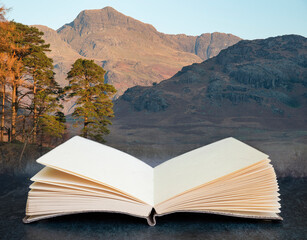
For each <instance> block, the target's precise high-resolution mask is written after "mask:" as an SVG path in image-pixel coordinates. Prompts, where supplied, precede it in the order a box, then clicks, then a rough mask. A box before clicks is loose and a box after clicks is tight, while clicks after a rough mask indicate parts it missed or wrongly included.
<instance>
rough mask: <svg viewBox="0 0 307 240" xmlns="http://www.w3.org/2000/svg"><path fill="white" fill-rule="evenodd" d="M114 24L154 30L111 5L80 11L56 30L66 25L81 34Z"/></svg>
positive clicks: (119, 26) (121, 26) (120, 26)
mask: <svg viewBox="0 0 307 240" xmlns="http://www.w3.org/2000/svg"><path fill="white" fill-rule="evenodd" d="M114 26H116V27H118V28H129V29H131V30H132V29H133V30H137V31H141V30H144V29H146V30H150V31H156V29H155V28H154V27H153V26H152V25H150V24H146V23H143V22H141V21H138V20H136V19H134V18H132V17H129V16H126V15H124V14H122V13H120V12H118V11H117V10H115V9H114V8H112V7H105V8H102V9H90V10H83V11H81V12H80V13H79V14H78V16H77V17H76V18H75V20H74V21H73V22H71V23H69V24H65V25H64V26H63V27H61V28H60V29H58V30H57V32H61V31H62V30H63V29H65V28H66V27H72V28H73V29H75V30H76V31H79V32H80V34H82V32H84V31H85V30H86V32H93V31H97V30H101V29H105V28H113V27H114Z"/></svg>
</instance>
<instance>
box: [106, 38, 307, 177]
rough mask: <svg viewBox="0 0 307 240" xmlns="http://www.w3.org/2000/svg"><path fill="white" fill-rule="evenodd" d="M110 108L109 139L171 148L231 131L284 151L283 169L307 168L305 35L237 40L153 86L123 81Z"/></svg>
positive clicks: (271, 151)
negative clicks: (303, 165) (304, 165)
mask: <svg viewBox="0 0 307 240" xmlns="http://www.w3.org/2000/svg"><path fill="white" fill-rule="evenodd" d="M115 116H116V119H115V120H114V125H113V126H112V130H111V132H112V131H113V132H112V134H111V135H110V136H109V138H108V140H109V143H110V144H111V145H112V144H114V145H120V144H123V145H125V144H130V147H132V145H135V146H136V145H137V144H139V143H140V144H141V143H142V144H143V145H145V144H147V147H148V148H154V146H155V145H156V146H157V145H159V146H162V149H164V151H166V152H167V153H168V155H170V156H172V154H173V153H177V154H178V153H179V152H183V151H184V150H189V149H192V148H195V147H198V146H202V145H204V144H207V143H210V142H212V141H216V140H218V139H221V138H224V137H228V136H234V137H237V138H239V139H241V140H244V141H247V142H248V143H250V144H253V145H254V146H258V147H259V148H260V149H262V150H263V151H266V152H267V153H269V154H270V155H271V156H273V159H274V157H275V159H283V160H282V161H284V162H283V164H281V165H280V166H279V167H280V168H285V169H286V170H285V171H298V172H300V171H305V173H306V174H307V169H305V170H303V169H300V168H299V166H300V161H303V160H304V158H306V157H307V152H306V149H305V147H304V146H305V144H306V143H307V39H306V38H304V37H301V36H297V35H286V36H280V37H274V38H268V39H264V40H253V41H247V40H243V41H240V42H239V43H237V44H235V45H233V46H231V47H229V48H227V49H225V50H222V51H221V52H220V53H219V54H218V55H217V56H216V57H213V58H211V59H209V60H207V61H204V62H202V63H195V64H192V65H190V66H187V67H184V68H183V69H182V70H181V71H179V72H178V73H177V74H175V75H174V76H173V77H172V78H170V79H168V80H165V81H162V82H161V83H159V84H156V85H155V86H151V87H141V86H136V87H133V88H130V89H128V90H127V91H126V92H125V93H124V94H123V95H122V96H121V97H120V98H119V99H118V100H117V101H116V102H115ZM124 148H126V146H125V147H124ZM304 149H305V150H304ZM169 151H171V153H169ZM294 160H295V161H296V160H297V161H298V162H295V161H294ZM287 168H288V170H287ZM294 169H295V170H294ZM277 170H278V171H282V170H280V169H279V168H277Z"/></svg>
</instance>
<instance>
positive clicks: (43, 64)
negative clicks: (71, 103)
mask: <svg viewBox="0 0 307 240" xmlns="http://www.w3.org/2000/svg"><path fill="white" fill-rule="evenodd" d="M14 24H15V26H16V30H17V32H18V33H19V34H21V35H22V38H21V39H19V41H17V42H16V43H17V44H19V45H21V46H28V49H27V51H26V52H20V53H19V55H18V57H19V58H20V59H21V60H22V63H23V78H24V80H25V82H24V84H23V89H22V91H17V93H16V94H19V95H18V97H17V98H18V101H17V102H18V103H20V102H22V99H23V98H24V97H25V96H27V97H29V98H30V99H31V103H30V105H29V106H27V107H26V108H27V109H28V110H30V113H31V115H32V116H33V122H32V128H33V129H32V130H31V133H32V139H33V142H37V132H38V128H39V125H40V124H42V122H44V121H43V120H42V121H40V120H41V119H40V118H42V119H47V118H49V117H48V116H47V115H50V114H54V113H56V112H58V111H60V110H61V108H62V106H61V105H60V103H59V97H58V93H59V91H60V87H59V85H58V84H57V83H56V81H55V79H54V72H53V61H52V59H51V58H48V57H47V55H46V52H48V51H50V49H49V47H50V45H49V44H45V41H44V40H43V39H42V36H43V32H40V31H39V30H38V29H37V28H35V27H29V26H27V25H23V24H20V23H14ZM25 89H28V90H25ZM12 121H13V119H12ZM59 124H62V125H63V123H59ZM61 127H62V128H64V126H61ZM42 129H46V128H43V127H42V128H41V130H42ZM58 129H59V128H54V131H55V132H56V131H57V130H58ZM50 131H51V130H48V132H50ZM61 132H62V131H61ZM55 135H57V133H55Z"/></svg>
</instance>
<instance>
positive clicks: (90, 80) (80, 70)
mask: <svg viewBox="0 0 307 240" xmlns="http://www.w3.org/2000/svg"><path fill="white" fill-rule="evenodd" d="M104 74H105V70H104V69H103V68H102V67H100V66H98V65H97V64H95V63H94V61H93V60H86V59H78V60H76V61H75V63H74V64H73V65H72V69H71V70H70V71H69V72H68V74H67V80H69V85H68V87H66V91H67V93H68V95H67V96H68V98H72V97H77V100H76V108H75V110H74V112H73V116H74V117H76V118H78V119H82V120H83V129H82V136H83V137H86V138H92V139H94V140H96V141H99V142H104V141H105V140H104V138H103V135H105V134H108V133H109V129H108V128H107V125H109V124H111V121H110V118H112V117H114V113H113V103H112V100H111V97H112V96H113V95H114V94H115V92H116V90H115V88H114V87H113V86H112V85H110V84H105V83H104Z"/></svg>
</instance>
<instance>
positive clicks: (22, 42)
mask: <svg viewBox="0 0 307 240" xmlns="http://www.w3.org/2000/svg"><path fill="white" fill-rule="evenodd" d="M5 11H6V9H5V8H3V7H2V8H0V94H1V95H0V100H1V103H0V104H1V105H0V108H1V109H0V111H1V112H0V117H1V121H0V142H4V141H7V142H13V141H16V140H18V141H21V142H25V143H27V142H32V143H35V144H44V143H47V142H48V141H49V143H50V142H52V141H58V139H60V140H61V139H63V136H64V135H65V133H66V128H65V122H66V119H65V115H64V113H63V103H64V102H65V101H69V100H71V99H73V100H74V101H75V109H74V111H73V114H72V115H73V116H74V117H75V118H76V119H77V120H78V121H77V122H78V123H80V122H83V124H82V132H81V133H80V134H81V135H82V136H84V137H87V138H91V139H95V140H97V141H100V142H103V141H104V138H103V136H104V135H105V134H108V133H109V130H108V128H107V125H109V124H111V121H110V118H112V117H113V116H114V113H113V103H112V100H111V98H112V96H113V95H114V94H115V92H116V90H115V88H114V87H113V86H112V85H109V84H105V83H104V74H105V71H104V69H103V68H102V67H100V66H98V65H97V64H95V63H94V61H93V60H87V59H78V60H76V62H75V63H74V64H73V65H72V68H71V70H70V71H69V72H68V74H67V86H66V87H64V88H62V87H60V86H59V84H58V83H57V82H56V81H55V73H54V71H53V60H52V59H51V58H49V57H48V56H47V55H46V53H47V52H49V51H51V50H50V45H49V44H46V43H45V41H44V40H43V39H42V36H43V33H42V32H41V31H39V30H38V29H37V28H35V27H32V26H27V25H24V24H21V23H16V22H14V21H7V20H6V18H5Z"/></svg>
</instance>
